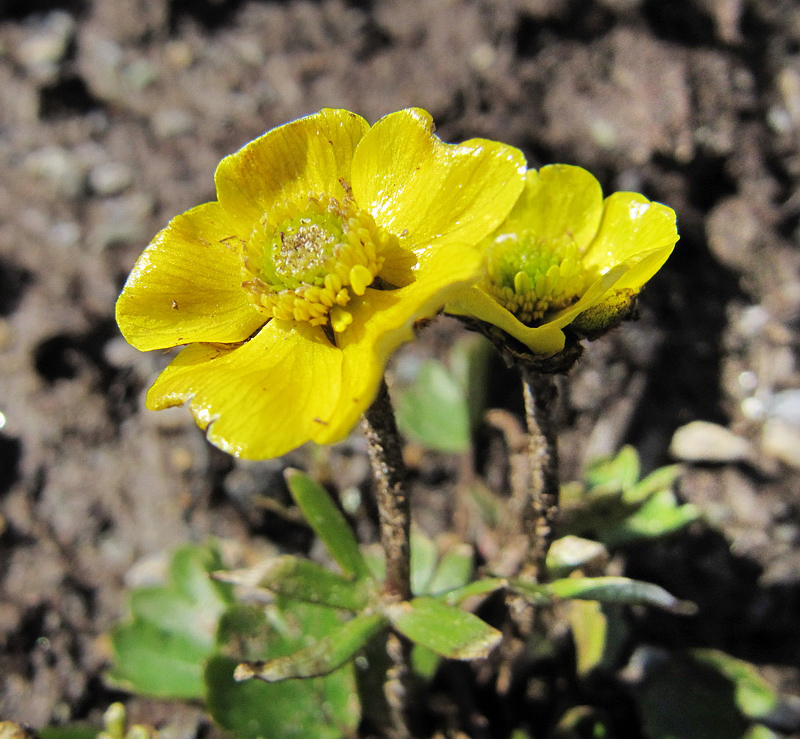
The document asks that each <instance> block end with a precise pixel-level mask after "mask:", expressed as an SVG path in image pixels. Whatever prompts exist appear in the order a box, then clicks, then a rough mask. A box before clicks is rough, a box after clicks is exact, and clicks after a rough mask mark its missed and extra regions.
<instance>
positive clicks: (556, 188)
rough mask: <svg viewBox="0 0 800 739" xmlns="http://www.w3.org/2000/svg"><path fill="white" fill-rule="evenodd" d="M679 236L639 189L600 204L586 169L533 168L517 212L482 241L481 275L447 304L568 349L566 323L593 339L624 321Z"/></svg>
mask: <svg viewBox="0 0 800 739" xmlns="http://www.w3.org/2000/svg"><path fill="white" fill-rule="evenodd" d="M677 241H678V230H677V227H676V225H675V212H674V211H673V210H672V209H671V208H668V207H667V206H666V205H662V204H661V203H653V202H650V201H649V200H648V199H647V198H645V197H644V196H643V195H639V194H638V193H634V192H616V193H614V194H612V195H609V196H608V197H607V198H605V200H604V199H603V193H602V190H601V188H600V183H598V181H597V180H596V179H595V178H594V177H593V176H592V175H591V174H590V173H589V172H587V171H586V170H585V169H582V168H580V167H573V166H570V165H566V164H553V165H550V166H547V167H542V169H541V170H539V171H538V172H537V171H535V170H530V171H529V172H528V174H527V180H526V183H525V190H524V192H523V194H522V196H521V197H520V199H519V201H518V202H517V204H516V205H515V206H514V209H513V210H512V212H511V213H510V215H509V216H508V218H507V219H506V221H505V222H504V223H502V224H501V225H500V226H499V228H498V229H497V230H496V231H495V232H494V233H493V234H492V235H490V236H489V237H487V238H486V239H485V240H484V242H483V245H482V248H483V251H484V254H485V259H486V265H487V270H486V276H485V278H484V279H483V280H482V281H481V282H480V283H478V284H477V285H476V286H473V287H470V288H467V289H466V290H464V291H462V292H461V293H460V294H459V295H458V297H457V298H455V299H454V300H451V301H450V302H448V304H447V307H446V310H447V312H448V313H452V314H455V315H460V316H466V317H470V318H476V319H478V320H479V321H483V322H485V323H487V324H493V325H495V326H497V327H499V328H500V329H502V330H503V331H505V333H507V334H509V335H511V336H513V337H514V338H515V339H517V340H518V341H520V342H522V343H523V344H525V345H526V346H527V347H528V348H529V349H530V350H531V351H532V352H533V353H534V354H537V355H542V356H546V355H552V354H555V353H557V352H560V351H561V350H562V349H563V348H564V345H565V335H564V329H565V328H566V327H567V326H570V325H571V326H572V327H573V328H574V329H575V331H576V333H578V335H586V336H590V337H594V336H597V335H599V334H602V333H603V332H604V331H606V330H608V329H609V328H612V327H614V326H616V325H617V324H618V323H619V322H620V321H621V320H622V319H623V318H625V317H626V316H627V315H628V314H629V312H630V310H631V307H632V306H633V302H634V299H635V297H636V295H637V294H638V293H639V291H640V290H641V289H642V287H643V285H644V284H645V283H646V282H647V281H648V280H649V279H650V278H651V277H652V276H653V275H654V274H655V273H656V272H657V271H658V270H659V269H660V268H661V266H662V265H663V264H664V262H665V261H666V260H667V257H669V255H670V254H671V253H672V249H673V248H674V246H675V243H676V242H677Z"/></svg>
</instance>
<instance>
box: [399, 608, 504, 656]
mask: <svg viewBox="0 0 800 739" xmlns="http://www.w3.org/2000/svg"><path fill="white" fill-rule="evenodd" d="M386 615H387V616H388V617H389V620H390V621H391V622H392V625H393V626H394V627H395V628H396V629H397V630H398V631H399V632H400V633H401V634H403V635H404V636H406V637H408V638H409V639H410V640H411V641H412V642H414V643H416V644H422V645H423V646H425V647H428V649H432V650H433V651H434V652H436V653H437V654H441V655H442V656H443V657H449V658H450V659H461V660H469V659H478V658H481V657H486V656H487V655H488V654H489V652H491V650H492V649H493V648H494V647H495V646H497V644H498V643H499V641H500V639H501V638H502V635H501V634H500V632H499V631H497V629H494V628H492V627H491V626H489V624H487V623H486V622H484V621H482V620H481V619H479V618H478V617H477V616H475V615H473V614H471V613H467V612H466V611H462V610H461V609H459V608H454V607H452V606H447V605H445V604H444V603H442V602H441V601H438V600H436V599H435V598H430V597H421V598H414V599H413V600H410V601H405V602H403V603H395V604H392V605H390V606H387V607H386Z"/></svg>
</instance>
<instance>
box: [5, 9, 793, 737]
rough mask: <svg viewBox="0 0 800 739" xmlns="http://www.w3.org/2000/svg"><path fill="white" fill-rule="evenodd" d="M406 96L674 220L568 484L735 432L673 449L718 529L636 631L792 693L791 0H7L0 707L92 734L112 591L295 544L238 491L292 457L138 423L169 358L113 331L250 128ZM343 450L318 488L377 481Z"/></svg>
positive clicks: (103, 692) (700, 538)
mask: <svg viewBox="0 0 800 739" xmlns="http://www.w3.org/2000/svg"><path fill="white" fill-rule="evenodd" d="M411 105H414V106H420V107H424V108H426V109H428V110H429V111H431V113H432V114H433V116H434V118H435V120H436V121H437V124H438V131H439V133H440V135H441V136H442V138H444V139H445V140H447V141H458V140H461V139H464V138H470V137H473V136H488V137H491V138H497V139H501V140H504V141H507V142H508V143H511V144H513V145H516V146H519V147H520V148H522V149H523V150H524V152H525V153H526V155H527V156H528V159H529V162H530V164H531V166H539V165H541V164H546V163H550V162H567V163H572V164H580V165H582V166H585V167H587V168H589V169H591V170H592V171H593V172H594V173H595V174H596V175H597V176H598V177H599V179H600V180H601V182H602V183H603V185H604V188H605V189H606V190H607V191H611V190H614V189H625V190H637V191H641V192H644V193H645V194H647V195H648V196H649V197H651V198H653V199H656V200H660V201H663V202H665V203H667V204H669V205H671V206H672V207H674V208H675V209H676V211H677V213H678V219H679V221H678V222H679V227H680V231H681V240H680V242H679V244H678V246H677V248H676V251H675V254H674V255H673V257H672V258H671V260H670V262H669V263H668V265H667V266H666V267H665V269H664V270H663V271H662V272H661V273H660V274H659V275H658V276H657V277H656V279H654V280H653V282H652V284H651V286H650V287H649V288H648V289H647V291H646V292H645V294H644V296H643V299H642V304H641V312H642V318H641V320H640V321H639V322H637V323H635V324H630V325H626V326H625V327H623V328H622V329H621V330H619V331H617V332H615V333H614V334H613V335H612V336H610V337H607V338H606V339H604V340H602V341H599V342H596V343H595V344H592V345H591V346H589V348H588V351H587V353H586V356H585V357H584V359H583V360H582V361H581V362H580V363H579V365H578V367H577V368H576V369H575V370H574V371H573V373H572V375H571V376H570V378H569V382H568V384H565V386H564V391H563V393H562V398H563V402H564V408H563V412H562V419H563V434H562V450H563V456H564V476H565V478H570V477H574V476H575V475H577V474H578V473H579V472H580V470H581V468H582V466H583V465H584V464H585V463H586V461H587V460H589V459H591V458H593V457H595V456H597V455H598V454H606V453H609V452H612V451H614V450H615V449H617V448H618V447H619V446H620V445H621V444H623V443H631V444H633V445H635V446H636V447H637V449H638V450H639V452H640V454H641V456H642V459H643V462H644V465H645V467H646V468H648V469H649V468H652V467H654V466H656V465H658V464H664V463H666V462H667V461H669V460H670V459H671V456H670V452H669V448H670V441H671V439H672V436H673V433H674V432H675V430H676V429H677V428H678V427H680V426H682V425H683V424H685V423H687V422H689V421H693V420H697V419H700V420H706V421H712V422H716V423H717V424H720V425H721V426H724V427H727V429H728V430H729V431H730V432H731V433H732V434H735V435H736V437H737V443H736V444H734V445H733V446H734V447H735V448H736V449H739V452H737V453H735V454H734V453H731V451H730V450H731V448H732V446H731V443H730V439H727V438H726V439H723V440H722V441H721V442H720V441H718V440H717V439H716V436H714V438H710V439H705V441H706V442H707V444H706V445H705V446H704V445H702V444H698V445H696V446H695V445H692V448H690V449H682V450H681V449H674V448H673V452H675V453H677V454H678V455H679V456H682V457H684V458H689V461H688V462H687V469H686V471H685V474H684V476H683V477H682V481H681V488H680V492H681V495H682V496H683V498H684V499H686V500H688V501H690V502H693V503H695V504H696V505H698V506H700V507H701V508H702V510H703V512H704V514H705V516H706V518H707V520H708V521H709V522H710V524H711V527H712V528H711V529H710V530H709V529H707V528H704V529H703V530H702V531H694V530H690V531H689V532H688V533H686V534H685V535H684V536H682V537H680V538H678V539H674V540H669V541H668V542H666V543H663V544H659V545H657V546H655V547H650V548H649V549H648V550H647V552H644V553H642V556H637V557H631V558H630V561H629V562H628V563H627V572H628V574H631V575H633V576H638V577H646V578H648V579H650V580H652V581H653V582H658V583H660V584H662V585H664V586H666V587H668V588H669V589H671V590H672V591H673V592H674V593H675V594H676V595H679V596H681V597H686V598H691V599H694V600H696V601H697V602H698V604H699V605H700V608H701V612H700V613H701V615H700V616H699V617H698V618H696V619H693V620H692V621H691V623H687V622H680V624H682V625H681V626H678V625H677V624H678V622H677V621H675V620H669V619H668V618H666V617H664V618H661V619H659V617H657V616H656V617H654V618H653V619H651V620H650V621H647V622H645V623H644V625H643V626H642V628H643V629H644V633H643V638H646V639H647V640H648V641H649V642H650V643H655V644H665V645H668V646H711V647H718V648H722V649H725V650H727V651H729V652H730V653H732V654H734V655H736V656H738V657H742V658H744V659H747V660H750V661H752V662H755V663H757V664H759V665H763V666H764V674H765V675H766V676H767V677H768V678H769V679H770V680H771V681H772V682H773V683H774V684H775V685H776V686H778V687H779V688H780V689H781V690H782V691H784V692H786V693H788V694H791V693H793V692H798V690H799V689H800V671H798V669H797V666H798V665H800V522H799V519H800V497H799V493H798V476H797V474H798V469H800V368H799V367H798V333H797V329H798V321H799V320H800V190H798V184H800V6H798V4H797V3H795V2H793V1H792V0H685V1H680V0H509V1H508V2H501V1H500V0H495V1H494V2H493V1H492V0H407V1H405V2H391V1H390V0H352V2H345V0H319V1H312V0H287V1H286V2H278V1H274V2H256V1H255V0H197V1H195V2H193V1H190V0H146V1H145V0H117V1H115V2H108V1H104V0H4V1H3V2H2V3H0V167H1V168H2V173H3V174H2V178H0V717H2V718H6V719H14V720H17V721H21V722H26V723H29V724H31V725H32V726H34V727H42V726H45V725H48V724H52V723H66V722H70V721H73V720H78V719H87V718H88V719H94V720H96V718H97V716H98V715H99V712H100V711H102V710H103V709H104V708H105V707H106V706H107V705H108V704H109V702H110V701H111V700H113V699H115V698H117V697H120V694H118V693H116V692H115V691H113V690H111V689H110V688H108V687H107V686H106V685H105V684H104V683H103V678H102V675H103V670H104V667H105V666H106V665H107V660H108V641H107V639H106V638H105V636H104V635H105V634H106V633H107V632H108V630H109V629H110V628H111V627H112V626H113V625H114V624H115V623H116V622H117V621H118V620H119V619H120V617H121V616H122V614H123V613H124V603H125V600H124V594H125V587H126V585H129V584H131V583H135V582H140V581H141V580H142V579H146V578H147V577H148V572H149V571H150V570H151V569H153V568H157V567H158V564H159V562H160V557H163V554H164V552H166V551H169V550H170V549H171V548H172V547H174V546H175V545H177V544H179V543H182V542H185V541H187V540H196V541H201V540H203V539H205V538H206V537H207V536H208V535H210V534H213V535H216V536H218V537H220V539H221V540H222V541H223V542H225V543H226V546H227V547H228V549H229V550H230V553H231V556H232V557H233V558H237V557H238V558H239V559H244V560H247V558H248V557H252V556H254V555H253V552H254V551H256V550H257V549H259V548H263V547H265V546H266V545H265V544H264V543H263V542H264V541H265V537H269V536H271V537H272V539H273V541H275V542H276V543H277V544H279V545H280V544H283V543H285V536H286V535H285V534H281V526H279V525H276V524H275V522H274V520H273V519H271V518H270V516H267V515H265V514H264V513H263V511H262V510H261V509H259V508H258V507H257V506H256V505H255V504H254V503H253V498H254V496H256V495H257V494H261V493H264V492H267V493H269V494H275V495H278V494H279V493H278V492H274V490H279V489H282V488H280V482H279V481H280V477H279V471H280V469H281V468H282V467H283V466H285V465H286V464H288V462H289V461H291V462H292V463H294V464H299V465H304V464H306V462H307V455H306V453H305V452H303V451H300V452H298V453H296V454H294V455H292V459H291V460H277V461H272V462H265V463H258V464H255V463H240V462H236V461H234V460H232V459H230V458H228V457H226V456H225V455H223V454H222V453H220V452H217V451H216V450H214V449H213V448H211V447H210V446H209V445H208V444H207V443H206V441H205V439H204V438H203V437H202V434H201V433H199V432H198V431H197V430H196V428H195V426H194V424H193V423H192V421H191V419H190V416H189V413H188V412H187V411H186V410H185V409H175V410H172V411H165V412H161V413H151V412H148V411H146V410H144V408H143V403H142V394H143V391H144V390H145V389H146V387H147V386H148V385H149V383H150V382H151V381H152V379H153V378H154V376H155V374H156V373H157V372H158V370H159V369H160V368H162V367H163V366H165V364H166V362H167V361H168V357H167V356H165V355H163V354H161V353H151V354H140V353H138V352H137V351H135V350H134V349H132V348H130V347H129V346H128V345H127V344H126V343H125V342H124V340H123V339H122V338H121V337H120V335H119V333H118V331H117V329H116V326H115V323H114V318H113V310H114V301H115V299H116V296H117V294H118V292H119V290H120V289H121V286H122V284H123V282H124V280H125V277H126V276H127V273H128V271H129V270H130V268H131V266H132V264H133V262H134V260H135V258H136V257H137V255H138V254H139V253H140V251H141V250H142V249H143V247H144V246H145V245H146V244H147V242H148V241H149V239H150V238H151V237H152V235H153V234H155V232H156V231H157V230H158V229H159V228H161V227H162V226H163V225H164V224H165V223H166V222H167V221H168V220H169V218H171V217H172V216H173V215H175V214H177V213H179V212H182V211H184V210H186V209H188V208H189V207H191V206H193V205H195V204H197V203H200V202H204V201H207V200H209V199H212V198H213V172H214V169H215V166H216V164H217V162H218V161H219V160H220V158H221V157H222V156H224V155H226V154H228V153H230V152H232V151H234V150H235V149H237V148H238V147H239V146H241V145H242V144H244V143H245V142H247V141H248V140H250V139H251V138H253V137H255V136H257V135H258V134H260V133H262V132H263V131H264V130H266V129H269V128H271V127H272V126H274V125H278V124H280V123H283V122H286V121H287V120H290V119H293V118H296V117H298V116H300V115H303V114H306V113H310V112H314V111H316V110H318V109H320V108H322V107H344V108H348V109H350V110H354V111H356V112H358V113H360V114H362V115H364V116H365V117H366V118H368V119H369V120H371V121H374V120H376V119H377V118H379V117H380V116H381V115H383V114H385V113H388V112H391V111H394V110H397V109H399V108H403V107H406V106H411ZM439 330H440V331H445V330H446V331H451V330H452V331H455V330H456V327H455V324H453V325H452V326H449V327H448V328H446V329H444V328H443V329H439ZM436 335H438V334H436ZM567 385H568V386H567ZM505 387H506V383H505V381H504V380H501V369H500V367H499V365H498V367H497V368H496V374H495V375H493V385H492V391H491V394H490V395H491V400H492V401H493V403H494V404H496V405H498V406H505V407H507V408H509V409H511V410H513V411H515V412H518V411H519V399H518V396H517V395H516V393H513V394H512V393H511V392H510V391H508V390H501V388H505ZM739 442H741V444H739ZM737 444H738V446H737ZM715 445H716V446H715ZM720 446H721V449H720ZM363 451H364V448H363V443H362V442H361V440H360V438H359V437H358V433H357V432H356V433H355V434H354V436H353V438H352V440H350V441H348V442H345V443H343V444H341V445H339V446H337V447H336V448H334V449H333V450H332V451H331V454H330V458H329V460H328V464H329V465H330V468H331V469H332V470H334V471H335V474H336V475H337V476H338V478H337V482H342V483H343V484H347V485H352V484H356V485H361V486H363V485H365V484H366V482H365V481H366V465H365V464H364V463H363ZM715 455H716V456H715ZM720 456H721V457H722V458H723V459H722V461H716V462H715V461H714V460H715V459H719V458H720ZM423 465H424V468H423V469H421V470H420V471H418V473H417V474H416V477H415V479H416V481H417V485H418V488H419V491H420V492H419V493H418V494H417V501H418V506H419V508H420V509H421V513H420V516H421V517H424V518H425V520H426V521H430V520H433V525H434V526H435V525H437V524H436V520H435V519H436V515H435V512H434V514H431V513H430V512H425V511H424V510H423V509H424V508H425V505H426V497H425V491H426V490H428V491H429V492H430V490H431V489H433V488H436V491H438V493H437V494H436V495H438V496H439V497H441V496H442V495H444V496H445V497H446V495H447V494H448V491H449V489H450V488H449V487H448V486H451V483H452V480H453V477H454V474H455V473H454V469H455V467H456V466H457V465H456V464H455V463H454V462H453V460H452V459H450V458H446V457H442V456H438V455H430V456H429V457H428V458H427V459H426V460H425V461H424V463H423ZM273 488H274V490H273ZM436 491H434V492H436ZM436 495H434V493H431V495H430V496H429V497H430V499H431V500H434V501H435V500H439V498H438V497H436ZM439 525H442V524H441V522H439ZM282 536H283V537H284V538H282ZM139 705H140V704H139ZM140 710H144V709H142V708H141V705H140ZM148 710H155V709H153V707H152V706H149V708H148ZM175 715H176V714H171V716H172V718H173V719H174V717H175ZM192 720H193V719H186V721H187V726H190V727H191V726H195V727H196V724H192ZM631 731H633V730H631ZM191 732H192V730H191V729H186V732H185V733H184V734H183V735H186V736H192V735H193V734H192V733H191ZM630 736H636V734H635V733H631V734H630Z"/></svg>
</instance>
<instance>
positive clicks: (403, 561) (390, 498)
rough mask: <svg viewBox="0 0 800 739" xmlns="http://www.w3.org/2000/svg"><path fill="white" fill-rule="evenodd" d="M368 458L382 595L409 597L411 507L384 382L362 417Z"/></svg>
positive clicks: (401, 450) (398, 437) (392, 414)
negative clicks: (377, 524) (380, 558)
mask: <svg viewBox="0 0 800 739" xmlns="http://www.w3.org/2000/svg"><path fill="white" fill-rule="evenodd" d="M364 428H365V432H366V436H367V443H368V445H369V458H370V462H371V463H372V472H373V475H374V476H375V483H376V487H377V502H378V516H379V518H380V529H381V545H382V546H383V551H384V554H385V555H386V581H385V583H384V586H383V594H384V596H385V597H387V598H389V599H391V600H398V601H401V600H408V599H409V598H410V597H411V543H410V533H411V506H410V503H409V498H408V492H407V489H406V467H405V463H404V462H403V448H402V443H401V441H400V434H399V433H398V431H397V423H396V422H395V418H394V412H393V411H392V403H391V400H390V399H389V391H388V389H387V387H386V382H385V381H384V382H382V383H381V387H380V390H379V391H378V396H377V397H376V398H375V401H374V402H373V403H372V405H371V406H370V407H369V409H368V410H367V412H366V413H365V414H364Z"/></svg>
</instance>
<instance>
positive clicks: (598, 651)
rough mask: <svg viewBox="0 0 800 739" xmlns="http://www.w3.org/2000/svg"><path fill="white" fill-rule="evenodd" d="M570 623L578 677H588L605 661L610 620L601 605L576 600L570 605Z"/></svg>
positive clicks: (589, 601)
mask: <svg viewBox="0 0 800 739" xmlns="http://www.w3.org/2000/svg"><path fill="white" fill-rule="evenodd" d="M569 622H570V626H571V627H572V640H573V641H574V642H575V661H576V662H577V665H576V666H577V671H578V675H586V673H588V672H589V671H590V670H592V669H594V668H595V667H597V666H598V665H599V664H600V663H601V662H602V660H603V653H604V652H605V646H606V632H607V631H608V619H607V618H606V616H605V614H604V613H603V606H602V604H601V603H598V602H597V601H594V600H576V601H573V602H572V603H570V604H569Z"/></svg>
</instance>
